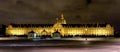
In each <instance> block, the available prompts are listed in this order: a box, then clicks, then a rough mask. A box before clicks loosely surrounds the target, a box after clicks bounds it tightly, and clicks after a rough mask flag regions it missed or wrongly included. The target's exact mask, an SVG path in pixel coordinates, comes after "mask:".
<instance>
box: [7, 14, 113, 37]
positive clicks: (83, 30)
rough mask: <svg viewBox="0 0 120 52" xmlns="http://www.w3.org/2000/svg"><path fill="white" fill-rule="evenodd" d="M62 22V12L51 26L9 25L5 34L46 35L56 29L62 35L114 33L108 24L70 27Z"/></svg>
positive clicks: (63, 20) (106, 34)
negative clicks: (34, 33) (32, 33)
mask: <svg viewBox="0 0 120 52" xmlns="http://www.w3.org/2000/svg"><path fill="white" fill-rule="evenodd" d="M62 24H66V20H65V18H64V15H63V14H62V15H61V18H60V19H59V20H57V22H56V23H55V24H54V25H53V26H45V27H29V28H25V27H13V26H12V25H9V26H8V27H7V28H6V34H7V35H28V33H29V32H31V31H34V32H36V33H37V35H38V36H40V35H43V34H45V33H47V34H48V35H52V33H54V32H55V31H56V30H58V31H59V32H60V33H61V34H62V35H63V36H64V35H97V36H100V35H105V36H109V35H114V27H112V26H111V25H110V24H107V25H105V26H104V27H100V26H97V27H94V26H92V27H86V26H87V25H85V26H83V27H70V26H69V25H67V27H64V26H63V25H62ZM97 25H99V24H97ZM44 30H45V31H44Z"/></svg>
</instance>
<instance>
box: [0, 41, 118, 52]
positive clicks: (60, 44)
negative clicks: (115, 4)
mask: <svg viewBox="0 0 120 52" xmlns="http://www.w3.org/2000/svg"><path fill="white" fill-rule="evenodd" d="M0 52H120V42H119V39H114V40H112V39H111V40H109V39H107V40H100V41H98V40H94V41H92V40H91V41H89V40H84V41H81V40H39V41H32V40H4V41H2V40H1V41H0Z"/></svg>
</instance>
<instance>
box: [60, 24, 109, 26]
mask: <svg viewBox="0 0 120 52" xmlns="http://www.w3.org/2000/svg"><path fill="white" fill-rule="evenodd" d="M106 25H107V24H62V26H63V27H106Z"/></svg>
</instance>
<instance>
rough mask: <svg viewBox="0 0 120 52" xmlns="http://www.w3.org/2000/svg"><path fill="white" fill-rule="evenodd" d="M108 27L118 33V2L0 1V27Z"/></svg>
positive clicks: (119, 0)
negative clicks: (60, 20)
mask: <svg viewBox="0 0 120 52" xmlns="http://www.w3.org/2000/svg"><path fill="white" fill-rule="evenodd" d="M61 13H64V16H65V19H66V20H67V23H69V24H70V23H72V24H76V23H77V24H80V23H110V24H112V25H114V26H115V28H116V27H117V28H116V29H117V30H120V29H119V28H120V23H119V21H120V0H0V24H10V23H17V24H21V23H22V24H31V23H32V24H54V23H55V19H56V18H57V17H60V14H61Z"/></svg>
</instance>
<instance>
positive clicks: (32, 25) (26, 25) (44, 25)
mask: <svg viewBox="0 0 120 52" xmlns="http://www.w3.org/2000/svg"><path fill="white" fill-rule="evenodd" d="M11 25H12V27H26V28H29V27H53V25H54V24H11Z"/></svg>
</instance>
